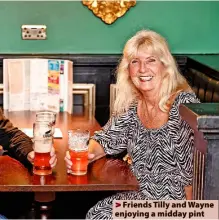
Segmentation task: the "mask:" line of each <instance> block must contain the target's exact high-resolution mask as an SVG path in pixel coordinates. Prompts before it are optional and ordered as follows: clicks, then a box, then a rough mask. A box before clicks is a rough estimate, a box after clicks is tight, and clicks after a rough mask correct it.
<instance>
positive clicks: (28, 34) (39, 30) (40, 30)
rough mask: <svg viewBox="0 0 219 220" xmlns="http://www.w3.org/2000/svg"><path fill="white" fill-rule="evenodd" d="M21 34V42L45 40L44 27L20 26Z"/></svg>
mask: <svg viewBox="0 0 219 220" xmlns="http://www.w3.org/2000/svg"><path fill="white" fill-rule="evenodd" d="M21 33H22V39H23V40H45V39H46V37H47V36H46V25H22V26H21Z"/></svg>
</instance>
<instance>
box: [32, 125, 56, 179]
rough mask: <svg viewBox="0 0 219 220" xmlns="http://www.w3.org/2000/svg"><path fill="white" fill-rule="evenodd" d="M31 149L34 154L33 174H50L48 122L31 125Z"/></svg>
mask: <svg viewBox="0 0 219 220" xmlns="http://www.w3.org/2000/svg"><path fill="white" fill-rule="evenodd" d="M33 135H34V136H33V141H34V145H33V149H34V153H35V157H34V165H33V173H34V174H36V175H49V174H52V168H51V166H50V163H49V161H50V158H51V156H50V152H51V150H52V146H53V141H52V125H51V124H50V123H48V122H35V123H34V124H33Z"/></svg>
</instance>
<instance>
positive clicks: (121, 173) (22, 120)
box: [0, 111, 138, 201]
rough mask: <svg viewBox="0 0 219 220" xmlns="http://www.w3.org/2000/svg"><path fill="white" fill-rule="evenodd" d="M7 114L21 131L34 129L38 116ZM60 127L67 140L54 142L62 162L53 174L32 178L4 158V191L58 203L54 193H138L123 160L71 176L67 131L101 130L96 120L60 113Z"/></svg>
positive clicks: (0, 170)
mask: <svg viewBox="0 0 219 220" xmlns="http://www.w3.org/2000/svg"><path fill="white" fill-rule="evenodd" d="M4 113H5V116H6V117H8V118H9V119H10V120H11V121H12V122H13V124H14V125H15V126H17V127H19V128H31V127H32V125H33V122H34V119H35V112H30V111H26V112H4ZM56 127H57V128H60V129H61V131H62V133H63V138H62V139H55V140H54V147H55V150H56V154H57V159H58V162H57V165H56V167H55V168H54V171H53V174H52V175H49V176H37V175H32V173H30V172H28V170H27V169H25V168H24V167H23V166H22V165H21V164H20V163H19V162H18V161H15V160H14V159H12V158H9V157H7V156H2V157H0V191H5V192H35V199H36V200H38V201H40V200H42V201H43V200H52V199H54V192H62V191H105V190H113V191H121V190H136V189H138V183H137V181H136V179H135V177H134V176H133V175H132V173H131V171H130V170H129V167H128V165H127V164H126V163H124V162H123V161H121V160H119V159H112V158H107V157H103V158H101V159H99V160H97V161H95V162H93V163H91V164H89V166H88V173H87V175H84V176H73V175H71V174H67V172H66V166H65V161H64V157H65V153H66V150H67V149H68V140H67V138H68V137H67V130H69V129H75V128H81V129H88V130H90V132H91V135H93V133H94V131H96V130H99V129H100V125H99V124H98V122H97V121H96V119H95V118H94V117H93V116H86V115H70V114H68V113H59V114H58V115H57V120H56ZM42 192H43V193H42ZM45 192H47V194H45ZM45 195H47V196H46V197H47V198H45Z"/></svg>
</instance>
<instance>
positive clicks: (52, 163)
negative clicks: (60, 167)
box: [27, 147, 57, 168]
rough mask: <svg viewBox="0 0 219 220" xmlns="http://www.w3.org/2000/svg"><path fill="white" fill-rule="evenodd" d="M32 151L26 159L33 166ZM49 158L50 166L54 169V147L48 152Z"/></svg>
mask: <svg viewBox="0 0 219 220" xmlns="http://www.w3.org/2000/svg"><path fill="white" fill-rule="evenodd" d="M34 156H35V154H34V151H31V152H30V153H29V154H28V155H27V159H28V160H29V161H30V163H32V164H33V162H34ZM50 156H51V159H50V161H49V163H50V165H51V167H52V168H54V167H55V166H56V164H57V157H56V153H55V149H54V147H52V150H51V152H50Z"/></svg>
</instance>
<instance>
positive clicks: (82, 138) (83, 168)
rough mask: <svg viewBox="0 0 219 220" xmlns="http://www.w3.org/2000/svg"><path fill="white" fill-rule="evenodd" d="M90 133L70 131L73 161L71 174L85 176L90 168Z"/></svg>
mask: <svg viewBox="0 0 219 220" xmlns="http://www.w3.org/2000/svg"><path fill="white" fill-rule="evenodd" d="M89 137H90V132H89V131H88V130H81V129H76V130H69V131H68V148H69V153H70V157H71V161H72V164H73V165H72V169H71V174H73V175H85V174H86V173H87V166H88V140H89Z"/></svg>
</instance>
